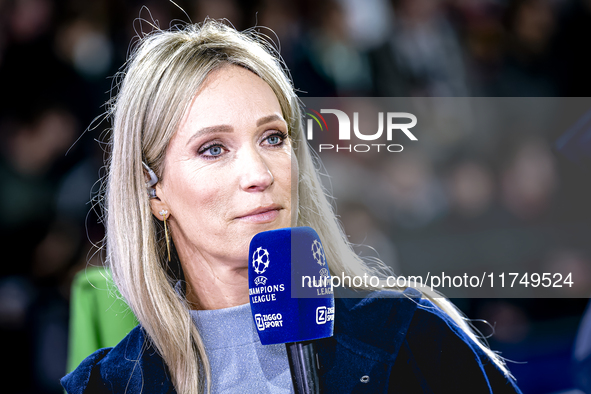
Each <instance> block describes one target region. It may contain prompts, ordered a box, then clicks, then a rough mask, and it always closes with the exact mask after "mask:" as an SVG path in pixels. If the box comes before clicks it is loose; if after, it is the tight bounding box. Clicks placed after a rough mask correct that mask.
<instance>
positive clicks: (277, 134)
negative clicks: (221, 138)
mask: <svg viewBox="0 0 591 394" xmlns="http://www.w3.org/2000/svg"><path fill="white" fill-rule="evenodd" d="M271 137H279V139H280V140H281V141H279V143H277V144H273V145H269V146H272V147H277V146H281V145H283V142H284V141H285V140H286V139H287V138H288V135H287V133H284V132H283V131H276V132H274V133H273V134H269V135H268V136H267V137H265V139H264V140H263V141H267V140H268V139H269V138H271ZM216 147H219V148H221V149H225V148H224V145H222V144H220V143H219V142H214V143H212V144H210V145H206V146H204V147H203V148H201V149H200V150H199V152H198V153H199V155H201V156H202V157H203V158H205V159H206V160H215V159H216V158H218V157H219V156H221V155H222V154H221V153H220V154H219V155H206V154H204V153H205V152H207V151H209V150H210V149H212V148H216Z"/></svg>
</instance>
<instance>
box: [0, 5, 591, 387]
mask: <svg viewBox="0 0 591 394" xmlns="http://www.w3.org/2000/svg"><path fill="white" fill-rule="evenodd" d="M206 16H209V17H211V18H215V19H219V18H226V19H227V20H228V22H229V23H231V24H232V25H234V26H235V27H236V28H238V29H239V30H243V29H247V28H251V27H253V26H258V28H257V30H259V31H260V32H261V33H263V34H265V35H267V36H268V39H269V41H270V42H271V43H274V45H277V46H278V47H279V48H280V52H281V55H282V56H283V59H284V61H285V65H286V67H287V68H288V69H289V70H290V73H291V75H292V77H293V79H294V84H295V87H296V88H297V89H298V91H299V92H300V95H301V97H338V96H350V97H355V96H357V97H361V96H374V97H431V96H433V97H438V96H443V97H448V96H451V97H455V96H457V97H469V96H475V97H499V96H500V97H515V96H520V97H555V96H556V97H562V96H564V97H585V96H591V75H590V71H589V70H591V52H590V51H588V50H587V49H586V45H585V42H587V39H589V38H591V1H590V0H322V1H316V0H314V1H313V0H297V1H293V0H292V1H289V0H247V1H237V0H193V1H187V0H183V1H181V0H175V2H172V1H167V0H146V1H139V0H133V1H119V0H93V1H88V2H83V1H75V0H0V87H2V91H3V92H4V94H2V95H0V180H1V182H0V207H1V210H2V213H1V214H0V235H1V236H0V240H1V241H0V242H1V244H0V245H1V249H0V250H1V252H2V255H3V257H2V261H3V263H2V264H1V266H0V341H1V344H2V348H3V354H5V356H6V357H5V360H4V362H3V363H2V364H3V367H2V369H1V370H2V376H3V377H4V379H3V381H4V384H3V388H2V392H6V393H33V392H35V393H60V392H61V389H60V386H59V378H60V377H61V376H63V375H64V373H65V365H66V354H67V339H68V336H67V335H68V334H67V327H68V301H69V298H68V297H69V289H70V285H71V281H72V278H73V276H74V275H75V274H76V273H77V272H78V271H80V270H82V269H84V268H85V267H86V266H87V265H88V264H91V265H100V264H101V258H102V255H101V252H100V251H99V250H98V249H97V248H96V245H97V244H100V242H101V240H102V238H103V227H102V224H101V222H100V208H99V207H97V205H96V202H97V196H99V194H100V182H99V179H100V177H101V176H103V175H104V168H103V160H104V157H105V156H106V155H108V147H107V146H106V145H105V144H104V141H105V136H106V135H107V134H108V128H109V124H108V122H106V121H105V120H104V113H105V110H106V106H104V104H105V103H106V102H107V101H108V100H109V99H110V97H111V95H112V94H113V93H114V91H113V90H112V89H113V81H114V79H113V78H112V77H113V76H114V75H115V74H116V73H117V72H118V71H119V70H120V67H121V66H122V65H123V64H124V62H125V59H126V56H127V54H128V53H129V51H130V50H131V48H132V46H133V42H134V41H135V40H136V39H137V36H138V35H141V34H142V33H143V32H149V31H151V30H152V29H153V27H154V26H159V27H161V28H168V27H170V26H173V25H175V24H180V23H183V22H186V21H189V20H191V21H193V22H199V21H202V20H203V19H204V18H205V17H206ZM563 131H565V130H557V131H556V133H554V134H552V133H545V134H544V133H536V131H535V130H530V131H529V132H527V133H523V134H519V132H516V133H515V134H512V133H511V134H507V133H505V134H502V135H499V136H496V135H494V134H489V135H488V137H487V138H488V139H487V140H486V141H484V143H485V144H486V145H487V146H489V147H492V148H490V149H489V150H488V151H486V152H484V151H483V150H481V149H479V148H478V147H474V146H473V144H474V141H473V140H471V139H470V138H459V137H458V138H455V139H453V138H452V137H453V136H448V137H449V138H452V139H453V143H448V144H446V145H445V146H446V148H445V151H440V152H438V153H437V154H433V152H429V151H418V150H417V151H409V152H408V154H405V155H400V156H397V157H396V158H395V159H392V160H388V161H377V162H371V163H368V162H363V161H362V162H359V160H358V159H357V158H356V157H350V159H351V160H352V163H355V165H351V167H350V168H349V169H348V170H347V167H343V164H342V163H340V162H339V163H337V164H335V163H336V162H335V157H331V156H330V155H327V156H321V157H322V158H326V160H325V161H326V167H327V170H328V173H329V174H331V175H332V176H333V181H332V184H333V189H334V192H335V195H337V196H342V197H339V198H340V200H339V201H337V205H338V212H339V214H340V216H341V219H342V221H343V224H344V225H345V228H346V230H347V232H348V233H349V234H350V235H351V241H352V242H354V243H360V244H368V245H371V246H373V247H375V249H376V250H377V251H378V252H379V253H380V256H381V257H382V259H383V260H384V261H387V262H390V263H391V264H392V265H393V266H394V267H395V269H397V270H399V271H401V272H404V271H405V270H406V269H408V267H410V266H413V265H414V264H421V261H425V260H432V261H440V262H441V264H456V265H457V266H460V267H463V266H468V265H470V264H471V263H472V262H473V260H474V259H479V258H482V256H483V253H484V254H487V256H489V257H490V253H494V252H495V251H496V252H498V253H497V254H496V255H495V256H496V258H497V259H502V260H503V261H518V260H520V262H521V263H523V260H528V259H529V260H532V261H531V262H530V263H531V264H534V263H540V264H542V263H543V264H546V266H547V267H550V268H548V269H552V270H554V271H556V270H558V269H560V270H563V269H565V268H564V267H568V269H570V270H571V271H574V272H576V273H577V274H578V275H579V277H580V278H589V277H591V273H589V272H587V271H585V269H587V268H588V267H589V266H590V259H591V251H590V250H589V247H588V246H587V244H588V243H589V242H588V238H589V235H591V233H590V232H589V229H590V224H591V209H590V207H589V206H588V205H589V204H588V202H589V201H591V192H590V188H589V186H588V185H586V183H590V182H591V177H590V176H589V175H591V171H590V167H589V166H588V165H587V166H585V165H582V164H581V163H578V164H577V163H572V162H570V161H569V160H567V159H566V158H564V157H561V156H560V155H557V154H556V152H555V151H554V150H553V148H552V147H553V143H554V140H555V139H556V138H558V137H559V136H560V134H561V132H563ZM441 138H446V136H442V137H441ZM480 143H481V144H482V143H483V141H482V140H481V141H480ZM499 158H501V159H499ZM587 164H588V163H587ZM369 174H371V175H369ZM370 179H371V180H372V181H373V182H375V184H380V185H381V189H380V193H382V194H381V195H382V196H383V198H382V199H381V200H380V201H375V200H373V201H372V200H367V199H363V198H359V196H356V195H351V194H350V193H351V192H350V191H351V190H353V187H351V188H349V187H348V186H347V185H349V183H350V182H358V183H360V182H362V181H365V182H367V181H368V180H370ZM348 193H349V194H348ZM380 204H381V205H380ZM532 229H533V230H535V231H533V234H534V235H533V236H532V235H531V234H532V231H530V230H532ZM585 237H586V238H587V239H585ZM557 239H558V240H559V241H556V240H557ZM549 240H554V241H556V242H554V243H552V242H550V241H549ZM467 243H468V244H469V245H468V246H469V247H468V246H467V245H466V244H467ZM442 245H446V247H442ZM479 245H484V246H482V247H481V248H479ZM540 245H546V246H547V245H551V246H552V247H546V248H543V250H544V252H543V253H541V254H537V255H536V254H535V253H530V252H528V250H529V251H531V250H538V249H539V248H538V247H539V246H540ZM528 248H529V249H528ZM467 250H470V251H471V253H468V252H466V251H467ZM360 253H365V252H363V251H360ZM442 256H447V259H448V260H445V259H443V260H442ZM437 259H439V260H437ZM540 261H541V262H540ZM525 263H528V262H527V261H526V262H525ZM445 266H447V265H445ZM584 285H586V286H585V287H584V289H583V290H580V289H578V290H577V291H578V292H577V293H573V296H577V297H581V296H583V297H586V296H589V295H588V294H587V295H585V294H584V291H585V289H591V286H590V285H589V282H584ZM589 293H590V294H591V290H590V291H589ZM454 301H455V302H457V304H458V305H459V306H460V307H462V308H463V309H464V310H465V311H466V312H467V313H468V315H469V316H470V317H473V318H481V319H487V320H489V321H491V322H495V324H496V333H495V335H494V336H492V337H491V339H490V341H491V343H493V347H494V348H496V349H498V350H503V351H504V353H503V355H504V356H506V357H508V358H513V359H514V360H518V361H528V362H529V364H528V365H525V366H524V365H510V368H511V369H512V370H514V372H515V375H516V376H517V378H518V379H520V380H519V383H520V386H522V388H523V389H524V392H526V393H556V392H559V391H561V390H562V391H564V390H566V389H569V388H571V383H570V376H569V369H568V365H569V363H570V357H571V353H572V346H573V342H574V336H575V332H576V327H577V325H578V321H579V320H580V316H581V314H582V312H583V309H584V307H585V304H586V300H585V299H583V298H572V299H567V300H535V299H524V300H476V301H475V300H461V299H458V300H454ZM546 371H548V372H547V373H546ZM550 371H554V372H550Z"/></svg>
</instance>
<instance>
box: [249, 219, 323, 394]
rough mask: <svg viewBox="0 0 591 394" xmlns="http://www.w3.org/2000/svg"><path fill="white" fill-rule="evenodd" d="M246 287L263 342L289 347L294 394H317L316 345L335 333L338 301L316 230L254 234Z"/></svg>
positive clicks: (288, 230)
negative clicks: (335, 314)
mask: <svg viewBox="0 0 591 394" xmlns="http://www.w3.org/2000/svg"><path fill="white" fill-rule="evenodd" d="M248 287H249V298H250V306H251V310H252V317H253V319H254V322H255V325H256V327H257V331H258V333H259V338H260V340H261V343H262V344H263V345H271V344H279V343H285V346H286V349H287V356H288V359H289V367H290V371H291V378H292V382H293V386H294V390H295V392H296V394H300V393H301V394H304V393H305V394H309V393H319V392H320V383H319V378H318V368H317V359H316V352H315V351H314V340H316V339H321V338H327V337H331V336H332V334H333V328H334V296H333V292H332V288H331V281H330V272H329V270H328V265H327V264H326V257H325V254H324V248H323V247H322V243H321V242H320V238H319V237H318V234H317V233H316V231H314V230H313V229H312V228H310V227H294V228H284V229H279V230H271V231H265V232H262V233H259V234H257V235H255V236H254V237H253V239H252V240H251V241H250V252H249V264H248Z"/></svg>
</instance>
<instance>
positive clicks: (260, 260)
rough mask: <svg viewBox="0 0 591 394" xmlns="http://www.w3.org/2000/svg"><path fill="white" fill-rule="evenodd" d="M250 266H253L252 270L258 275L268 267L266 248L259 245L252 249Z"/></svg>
mask: <svg viewBox="0 0 591 394" xmlns="http://www.w3.org/2000/svg"><path fill="white" fill-rule="evenodd" d="M252 267H253V268H254V272H255V273H257V274H259V275H260V274H262V273H263V272H265V271H266V270H267V268H268V267H269V252H267V250H266V249H263V248H262V247H260V246H259V247H258V249H257V250H255V251H254V253H253V254H252Z"/></svg>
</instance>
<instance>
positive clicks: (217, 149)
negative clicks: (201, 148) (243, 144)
mask: <svg viewBox="0 0 591 394" xmlns="http://www.w3.org/2000/svg"><path fill="white" fill-rule="evenodd" d="M206 152H209V154H210V156H219V155H221V154H222V147H221V146H219V145H214V146H212V147H211V148H207V150H206Z"/></svg>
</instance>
